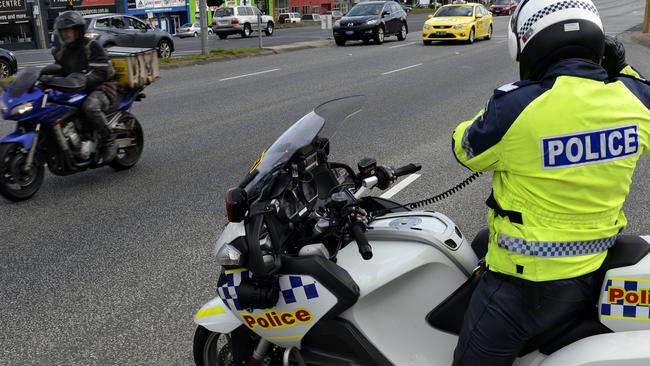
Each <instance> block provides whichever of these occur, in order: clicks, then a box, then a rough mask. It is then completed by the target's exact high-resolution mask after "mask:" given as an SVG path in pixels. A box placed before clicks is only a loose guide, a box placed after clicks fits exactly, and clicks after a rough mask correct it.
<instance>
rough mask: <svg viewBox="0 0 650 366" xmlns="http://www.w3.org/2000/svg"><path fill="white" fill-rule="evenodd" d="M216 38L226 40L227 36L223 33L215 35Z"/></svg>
mask: <svg viewBox="0 0 650 366" xmlns="http://www.w3.org/2000/svg"><path fill="white" fill-rule="evenodd" d="M217 36H218V37H219V39H226V38H228V35H227V34H225V33H217Z"/></svg>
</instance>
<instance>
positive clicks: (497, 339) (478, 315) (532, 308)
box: [453, 271, 599, 366]
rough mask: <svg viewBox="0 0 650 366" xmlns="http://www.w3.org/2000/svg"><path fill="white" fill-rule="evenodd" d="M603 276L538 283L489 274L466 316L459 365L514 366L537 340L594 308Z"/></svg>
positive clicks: (456, 358) (456, 360)
mask: <svg viewBox="0 0 650 366" xmlns="http://www.w3.org/2000/svg"><path fill="white" fill-rule="evenodd" d="M597 277H598V276H596V275H595V273H594V274H590V275H587V276H582V277H578V278H573V279H568V280H559V281H548V282H537V283H535V282H528V281H524V280H519V279H516V278H513V277H510V276H506V275H502V274H498V273H494V272H490V271H486V272H485V273H484V274H483V275H482V277H481V278H480V280H479V281H480V282H479V284H478V286H477V287H476V290H475V291H474V294H473V295H472V299H471V300H470V304H469V307H468V309H467V312H466V313H465V319H464V320H463V326H462V329H461V333H460V338H459V339H458V345H457V346H456V350H455V351H454V363H453V365H454V366H461V365H463V366H465V365H471V366H476V365H481V366H496V365H504V366H505V365H512V363H513V362H514V360H515V359H516V357H517V355H518V354H519V351H520V350H521V348H522V347H523V346H524V345H525V344H526V342H527V341H528V340H530V339H531V338H532V337H534V336H536V335H539V334H541V333H543V332H545V331H548V330H550V329H553V328H555V327H557V326H559V325H562V324H565V323H566V322H569V321H571V320H572V319H573V318H574V317H576V316H577V315H578V314H579V313H581V312H582V311H584V309H585V308H586V307H587V306H593V305H594V301H595V297H596V292H597V291H598V286H599V284H597V283H596V281H597Z"/></svg>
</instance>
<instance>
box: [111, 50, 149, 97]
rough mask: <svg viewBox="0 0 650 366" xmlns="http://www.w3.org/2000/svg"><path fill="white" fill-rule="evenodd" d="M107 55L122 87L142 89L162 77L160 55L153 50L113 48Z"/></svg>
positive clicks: (116, 78)
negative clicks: (159, 63)
mask: <svg viewBox="0 0 650 366" xmlns="http://www.w3.org/2000/svg"><path fill="white" fill-rule="evenodd" d="M107 53H108V57H110V59H111V62H112V63H113V68H114V69H115V80H116V81H117V83H118V85H119V86H120V87H123V88H140V87H142V86H145V85H148V84H151V83H152V82H153V81H154V80H156V79H157V78H158V77H159V76H160V67H159V65H158V53H157V52H156V50H155V49H153V48H131V47H111V48H109V49H108V50H107Z"/></svg>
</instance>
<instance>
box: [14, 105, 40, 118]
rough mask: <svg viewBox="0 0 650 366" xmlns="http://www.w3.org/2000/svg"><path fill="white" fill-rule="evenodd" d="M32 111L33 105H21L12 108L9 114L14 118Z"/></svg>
mask: <svg viewBox="0 0 650 366" xmlns="http://www.w3.org/2000/svg"><path fill="white" fill-rule="evenodd" d="M33 109H34V104H32V102H29V103H23V104H21V105H19V106H16V107H14V108H13V109H12V110H11V114H12V115H14V116H22V115H23V114H25V113H29V112H31V111H32V110H33Z"/></svg>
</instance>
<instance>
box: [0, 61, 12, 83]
mask: <svg viewBox="0 0 650 366" xmlns="http://www.w3.org/2000/svg"><path fill="white" fill-rule="evenodd" d="M9 75H11V65H9V62H7V60H3V59H0V79H4V78H8V77H9Z"/></svg>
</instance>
